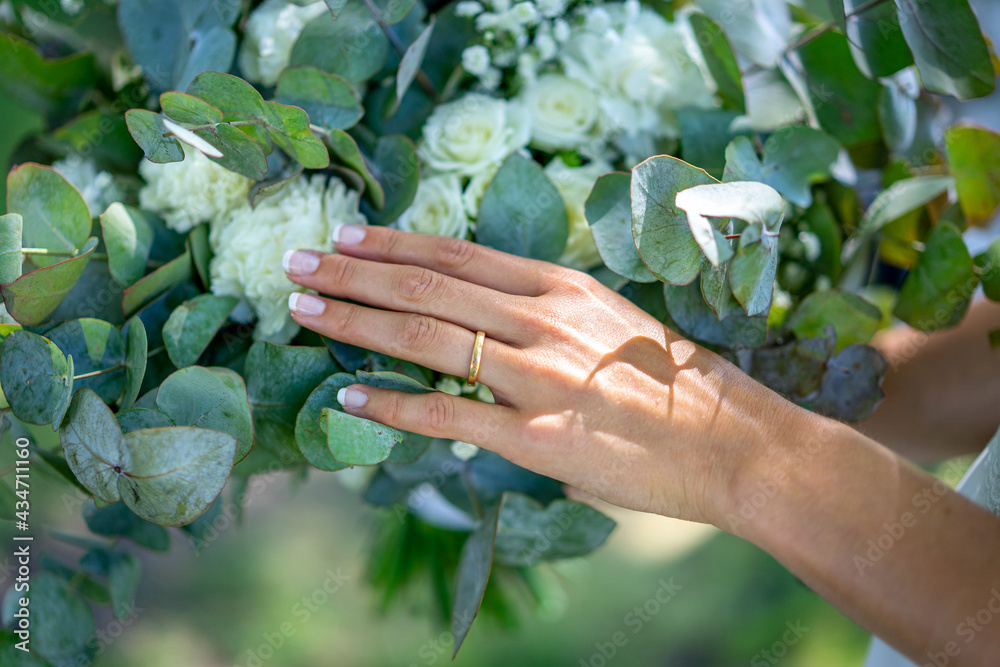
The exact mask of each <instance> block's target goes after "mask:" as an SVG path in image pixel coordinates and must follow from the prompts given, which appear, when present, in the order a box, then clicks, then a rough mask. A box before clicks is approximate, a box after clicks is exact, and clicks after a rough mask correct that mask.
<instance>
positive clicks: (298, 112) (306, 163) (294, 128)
mask: <svg viewBox="0 0 1000 667" xmlns="http://www.w3.org/2000/svg"><path fill="white" fill-rule="evenodd" d="M262 108H263V112H264V118H265V119H266V120H267V136H268V137H270V139H271V141H273V142H274V143H275V144H277V146H278V147H279V148H280V149H281V150H283V151H285V152H286V153H288V155H289V156H291V157H292V158H293V159H294V160H296V161H297V162H299V164H301V165H302V166H303V167H305V168H306V169H326V168H327V167H328V166H330V153H329V152H328V151H327V150H326V146H324V145H323V140H322V139H320V138H319V137H317V136H316V135H315V134H313V131H312V130H311V129H310V127H309V115H308V114H307V113H306V112H305V111H303V110H302V109H300V108H299V107H296V106H289V105H287V104H278V103H277V102H262ZM261 178H263V176H262V177H261Z"/></svg>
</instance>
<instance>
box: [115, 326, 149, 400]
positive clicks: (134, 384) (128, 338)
mask: <svg viewBox="0 0 1000 667" xmlns="http://www.w3.org/2000/svg"><path fill="white" fill-rule="evenodd" d="M147 352H148V341H147V340H146V326H145V325H144V324H143V323H142V320H141V319H140V318H138V317H133V318H132V319H131V320H129V324H128V333H127V334H126V335H125V393H124V394H123V395H122V402H121V409H122V410H128V409H129V408H131V407H132V405H133V404H134V403H135V399H136V398H138V396H139V391H140V389H141V388H142V379H143V377H145V375H146V354H147Z"/></svg>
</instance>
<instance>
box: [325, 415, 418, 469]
mask: <svg viewBox="0 0 1000 667" xmlns="http://www.w3.org/2000/svg"><path fill="white" fill-rule="evenodd" d="M319 425H320V428H321V429H322V430H323V432H324V433H326V438H327V441H326V443H327V447H328V448H329V450H330V453H331V454H332V455H333V458H334V460H336V461H339V462H340V463H346V464H348V465H374V464H376V463H381V462H382V461H385V460H386V459H387V458H389V454H390V453H391V452H392V448H393V447H394V446H395V445H397V444H399V443H400V442H402V441H403V432H402V431H398V430H396V429H394V428H392V427H390V426H386V425H385V424H380V423H378V422H374V421H371V420H370V419H364V418H362V417H356V416H355V415H352V414H348V413H346V412H342V411H339V410H335V409H333V408H321V409H320V420H319Z"/></svg>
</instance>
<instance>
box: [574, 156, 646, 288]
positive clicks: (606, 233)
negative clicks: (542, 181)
mask: <svg viewBox="0 0 1000 667" xmlns="http://www.w3.org/2000/svg"><path fill="white" fill-rule="evenodd" d="M629 180H630V179H629V175H628V174H625V173H622V172H612V173H610V174H604V175H603V176H601V177H600V178H598V179H597V182H596V183H594V188H593V189H592V190H591V191H590V196H589V197H587V203H586V204H585V206H584V212H585V214H586V216H587V222H589V223H590V231H591V233H593V235H594V243H595V244H596V245H597V251H598V253H600V255H601V259H602V260H603V261H604V263H605V264H606V265H607V267H608V268H609V269H611V270H612V271H614V272H615V273H617V274H618V275H620V276H622V277H624V278H628V279H629V280H634V281H636V282H640V283H651V282H654V281H656V276H654V275H653V274H652V273H650V271H649V269H647V268H646V265H645V264H643V263H642V258H640V257H639V251H638V250H636V247H635V240H634V239H633V238H632V208H631V202H630V201H629Z"/></svg>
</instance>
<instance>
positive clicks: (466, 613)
mask: <svg viewBox="0 0 1000 667" xmlns="http://www.w3.org/2000/svg"><path fill="white" fill-rule="evenodd" d="M501 502H502V501H501ZM501 502H497V503H494V504H492V505H491V506H490V507H489V508H488V509H487V510H486V511H485V512H484V513H483V517H482V518H481V519H480V520H479V525H478V526H477V527H476V529H475V530H474V531H473V532H472V534H471V535H469V537H468V538H467V539H466V540H465V545H464V546H463V547H462V555H461V556H460V557H459V560H458V571H457V572H456V573H455V601H454V602H453V603H452V608H451V632H452V635H454V637H455V652H454V654H453V656H452V657H454V656H455V655H458V650H459V649H460V648H461V647H462V643H463V642H464V641H465V637H466V636H467V635H468V634H469V628H471V627H472V622H473V621H474V620H476V614H478V613H479V606H480V605H481V604H482V602H483V594H484V593H485V592H486V584H487V582H489V579H490V570H491V569H493V545H494V543H495V542H496V537H497V524H498V522H499V519H500V505H501Z"/></svg>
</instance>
